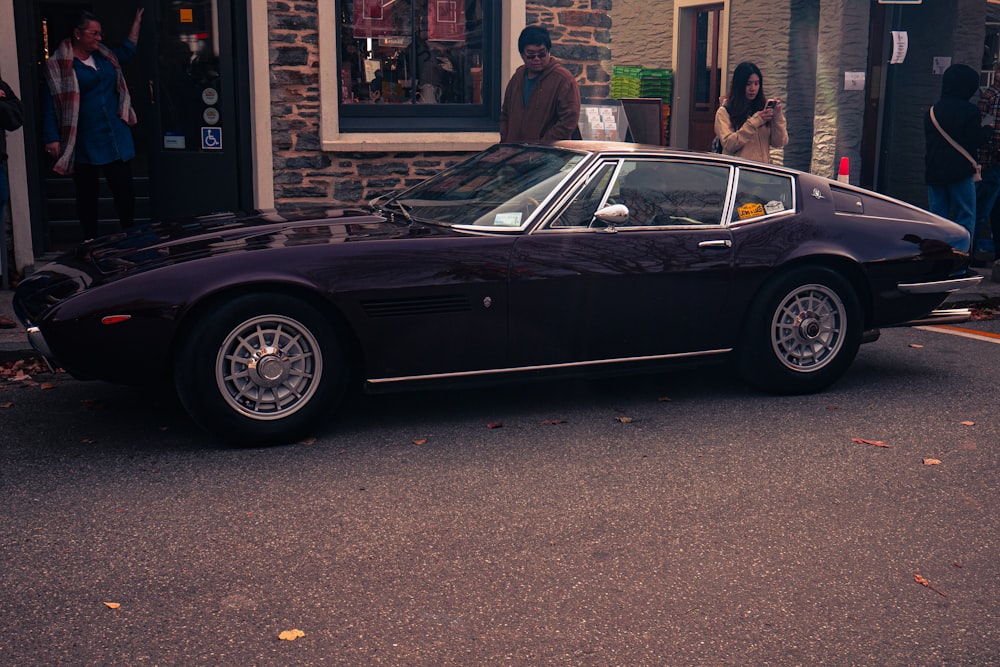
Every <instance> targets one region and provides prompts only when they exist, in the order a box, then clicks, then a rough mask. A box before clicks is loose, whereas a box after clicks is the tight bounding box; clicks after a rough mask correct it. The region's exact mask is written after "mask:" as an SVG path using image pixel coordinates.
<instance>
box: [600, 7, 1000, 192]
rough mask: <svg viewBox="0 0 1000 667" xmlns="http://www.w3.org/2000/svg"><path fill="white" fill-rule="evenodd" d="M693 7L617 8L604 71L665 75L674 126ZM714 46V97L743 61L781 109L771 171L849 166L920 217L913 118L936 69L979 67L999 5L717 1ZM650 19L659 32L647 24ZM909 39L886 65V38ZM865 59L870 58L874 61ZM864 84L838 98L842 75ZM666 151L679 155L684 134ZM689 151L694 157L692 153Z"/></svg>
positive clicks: (860, 179)
mask: <svg viewBox="0 0 1000 667" xmlns="http://www.w3.org/2000/svg"><path fill="white" fill-rule="evenodd" d="M705 4H706V3H704V2H702V1H700V0H663V1H662V2H657V3H656V7H655V12H653V13H650V12H649V3H648V1H647V0H615V6H614V8H613V9H612V10H611V19H612V24H613V26H614V27H613V31H612V34H613V42H612V45H611V50H612V64H613V65H618V64H644V65H647V66H655V67H668V68H671V69H674V70H675V81H676V82H677V85H675V99H674V106H675V109H674V116H673V121H674V123H675V124H680V125H682V126H683V124H684V123H685V121H686V116H685V113H686V109H685V105H686V104H687V103H688V101H689V100H688V97H687V96H688V95H689V91H688V86H686V85H685V84H686V83H688V82H689V81H690V79H687V78H685V77H686V74H687V73H686V71H685V70H686V68H688V67H690V60H691V59H690V57H689V46H690V45H689V44H685V43H684V40H685V37H686V30H687V26H686V25H685V23H684V17H685V13H686V12H688V11H693V8H695V7H699V6H704V5H705ZM717 5H718V6H719V7H721V8H722V25H721V29H720V34H719V47H720V51H721V54H720V55H721V57H720V66H721V68H722V75H721V78H722V81H723V84H722V87H723V89H725V87H726V86H727V85H728V77H729V75H730V72H731V71H732V69H733V68H734V67H735V66H736V64H738V63H739V62H741V61H744V60H749V61H752V62H754V63H756V64H757V65H758V66H759V67H760V68H761V70H762V71H763V73H764V77H765V86H766V91H767V94H768V95H769V96H776V97H779V98H781V99H782V100H783V101H784V104H785V109H786V115H787V118H788V132H789V144H788V146H786V147H785V149H784V150H783V151H776V153H775V156H774V157H775V158H776V161H778V162H783V163H784V164H786V165H788V166H791V167H794V168H796V169H802V170H805V171H810V172H812V173H816V174H820V175H823V176H830V177H834V176H836V175H837V170H838V166H839V164H840V158H842V157H847V158H848V159H849V164H850V172H851V173H850V178H851V182H852V183H855V184H860V185H862V186H865V187H870V188H873V189H876V190H879V191H881V192H885V193H888V194H891V195H893V196H897V197H900V198H902V199H904V200H907V201H910V202H913V203H915V204H918V205H926V188H925V187H924V185H923V152H924V138H923V115H924V114H925V113H926V111H927V109H928V107H929V106H930V105H931V104H933V103H934V102H935V101H936V100H937V99H938V97H939V94H940V86H941V75H940V72H939V71H938V72H936V71H935V69H934V62H935V58H939V59H940V58H949V59H950V61H951V62H955V63H966V64H969V65H971V66H973V67H974V68H976V69H978V68H979V67H980V61H981V59H982V50H983V45H984V37H985V32H986V27H985V26H986V23H987V21H988V20H989V19H990V17H991V16H993V15H995V14H996V7H997V5H995V4H992V3H990V2H988V1H987V0H942V1H936V0H924V1H923V2H922V3H920V4H905V5H904V4H883V3H879V2H878V1H877V0H722V2H719V3H717ZM651 16H655V17H656V18H657V20H650V18H651ZM892 31H902V32H905V33H906V34H907V36H908V51H907V54H906V57H905V59H904V60H903V62H901V63H898V64H889V56H890V53H889V49H890V48H891V32H892ZM874 49H879V51H878V52H877V53H876V52H874ZM858 73H860V74H861V75H862V76H863V82H864V83H863V87H862V89H859V90H853V89H847V86H846V84H845V75H847V74H851V75H852V76H856V75H857V74H858ZM671 136H672V137H673V138H674V141H673V142H672V143H674V145H676V146H678V147H684V148H686V147H688V143H687V142H686V132H685V128H684V127H675V128H672V132H671ZM691 147H692V148H699V147H698V146H691Z"/></svg>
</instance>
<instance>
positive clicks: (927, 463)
mask: <svg viewBox="0 0 1000 667" xmlns="http://www.w3.org/2000/svg"><path fill="white" fill-rule="evenodd" d="M924 465H925V466H939V465H941V461H940V460H939V459H924Z"/></svg>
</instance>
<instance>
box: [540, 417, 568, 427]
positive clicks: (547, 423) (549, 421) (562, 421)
mask: <svg viewBox="0 0 1000 667" xmlns="http://www.w3.org/2000/svg"><path fill="white" fill-rule="evenodd" d="M565 423H566V420H565V419H546V420H544V421H543V422H542V425H543V426H553V425H555V424H565Z"/></svg>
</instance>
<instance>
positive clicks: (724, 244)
mask: <svg viewBox="0 0 1000 667" xmlns="http://www.w3.org/2000/svg"><path fill="white" fill-rule="evenodd" d="M698 247H699V248H732V247H733V242H732V241H730V240H729V239H719V240H717V241H702V242H701V243H699V244H698Z"/></svg>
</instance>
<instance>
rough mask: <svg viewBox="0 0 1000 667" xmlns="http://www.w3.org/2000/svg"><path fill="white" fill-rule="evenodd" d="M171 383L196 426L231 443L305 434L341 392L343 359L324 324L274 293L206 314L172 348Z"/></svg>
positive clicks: (294, 301) (260, 442) (271, 441)
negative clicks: (173, 357)
mask: <svg viewBox="0 0 1000 667" xmlns="http://www.w3.org/2000/svg"><path fill="white" fill-rule="evenodd" d="M174 384H175V386H176V388H177V393H178V395H179V397H180V400H181V403H182V404H183V405H184V407H185V408H186V409H187V411H188V412H189V413H190V414H191V416H192V417H193V418H194V419H195V421H197V422H198V423H199V424H200V425H201V426H203V427H204V428H206V429H208V430H209V431H212V432H213V433H216V434H217V435H219V436H221V437H222V438H223V439H225V440H228V441H230V442H232V443H234V444H239V445H245V446H255V445H270V444H276V443H281V442H290V441H293V440H295V439H297V438H301V437H303V436H304V435H306V434H307V432H308V430H309V429H311V428H313V427H315V425H316V424H317V422H318V421H319V420H320V418H321V417H322V416H323V415H324V413H326V412H328V411H329V410H330V408H331V406H332V405H333V404H335V403H336V402H337V401H338V400H339V399H340V396H341V394H342V392H343V388H344V384H345V382H344V360H343V353H342V350H341V347H340V345H339V344H338V341H337V335H336V332H335V331H334V329H333V327H332V326H331V325H330V323H329V322H328V321H327V320H326V318H324V317H323V316H322V315H321V314H320V313H319V312H318V311H317V310H316V309H315V308H313V307H312V306H310V305H308V304H306V303H304V302H302V301H300V300H297V299H294V298H289V297H287V296H280V295H277V294H254V295H246V296H241V297H237V298H235V299H233V300H232V301H230V302H227V303H224V304H222V305H220V306H219V307H217V308H214V309H211V310H206V311H204V312H203V313H202V316H201V317H200V318H199V319H198V320H197V321H196V322H195V323H194V324H193V326H191V327H190V328H189V329H188V332H187V335H185V337H184V339H183V340H182V342H181V344H180V345H179V347H178V350H177V354H176V357H175V364H174Z"/></svg>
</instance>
